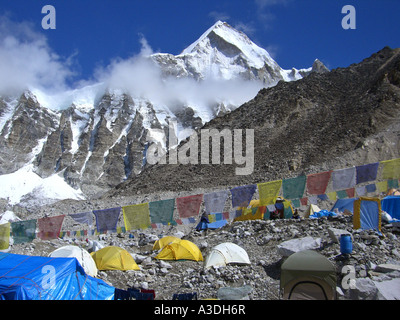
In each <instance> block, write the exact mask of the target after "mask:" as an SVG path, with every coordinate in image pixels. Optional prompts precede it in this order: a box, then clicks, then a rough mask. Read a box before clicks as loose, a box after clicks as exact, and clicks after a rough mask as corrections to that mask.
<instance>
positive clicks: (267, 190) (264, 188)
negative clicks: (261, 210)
mask: <svg viewBox="0 0 400 320" xmlns="http://www.w3.org/2000/svg"><path fill="white" fill-rule="evenodd" d="M281 186H282V180H276V181H271V182H265V183H259V184H257V187H258V194H259V197H260V206H266V205H269V204H274V203H275V201H276V198H277V197H278V196H279V191H280V190H281Z"/></svg>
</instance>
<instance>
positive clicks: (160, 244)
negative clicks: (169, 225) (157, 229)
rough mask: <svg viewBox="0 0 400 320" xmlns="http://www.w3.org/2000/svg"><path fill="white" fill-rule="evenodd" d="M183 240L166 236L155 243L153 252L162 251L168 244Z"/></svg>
mask: <svg viewBox="0 0 400 320" xmlns="http://www.w3.org/2000/svg"><path fill="white" fill-rule="evenodd" d="M180 241H181V239H179V238H177V237H174V236H165V237H163V238H161V239H159V240H157V241H156V242H154V245H153V250H160V249H162V248H164V247H165V246H166V245H167V244H169V243H171V242H173V243H175V242H180Z"/></svg>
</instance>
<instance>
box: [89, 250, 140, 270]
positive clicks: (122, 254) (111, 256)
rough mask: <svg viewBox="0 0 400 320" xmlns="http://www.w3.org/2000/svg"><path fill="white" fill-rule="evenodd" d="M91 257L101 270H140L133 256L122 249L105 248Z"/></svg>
mask: <svg viewBox="0 0 400 320" xmlns="http://www.w3.org/2000/svg"><path fill="white" fill-rule="evenodd" d="M91 255H92V258H93V260H94V261H95V262H96V266H97V269H99V270H140V268H139V266H138V265H137V264H136V262H135V260H134V259H133V257H132V256H131V254H130V253H129V252H128V251H126V250H125V249H122V248H120V247H115V246H109V247H105V248H103V249H100V250H98V251H96V252H92V253H91Z"/></svg>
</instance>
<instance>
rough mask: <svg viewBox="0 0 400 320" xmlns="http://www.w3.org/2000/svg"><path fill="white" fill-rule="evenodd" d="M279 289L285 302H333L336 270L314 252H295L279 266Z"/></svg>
mask: <svg viewBox="0 0 400 320" xmlns="http://www.w3.org/2000/svg"><path fill="white" fill-rule="evenodd" d="M280 288H281V292H282V294H283V299H285V300H334V299H335V297H336V294H335V293H336V268H335V266H334V265H333V264H332V263H331V262H330V261H329V260H328V259H327V258H326V257H324V256H323V255H321V254H319V253H318V252H316V251H312V250H304V251H300V252H296V253H294V254H292V255H291V256H290V257H288V258H287V259H286V260H285V262H284V263H283V264H282V266H281V280H280Z"/></svg>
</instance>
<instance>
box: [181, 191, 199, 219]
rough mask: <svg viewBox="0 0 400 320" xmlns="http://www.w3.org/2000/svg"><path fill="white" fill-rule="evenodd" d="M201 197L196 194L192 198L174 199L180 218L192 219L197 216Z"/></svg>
mask: <svg viewBox="0 0 400 320" xmlns="http://www.w3.org/2000/svg"><path fill="white" fill-rule="evenodd" d="M202 202H203V195H202V194H197V195H194V196H188V197H181V198H177V199H176V207H177V209H178V213H179V217H180V218H189V217H194V216H197V215H198V214H199V211H200V206H201V203H202Z"/></svg>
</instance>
